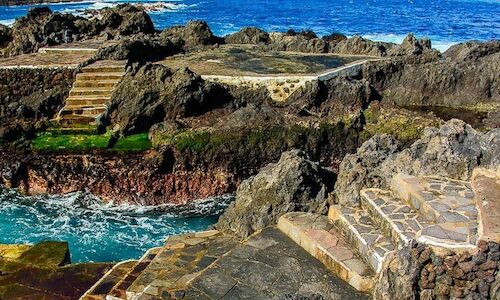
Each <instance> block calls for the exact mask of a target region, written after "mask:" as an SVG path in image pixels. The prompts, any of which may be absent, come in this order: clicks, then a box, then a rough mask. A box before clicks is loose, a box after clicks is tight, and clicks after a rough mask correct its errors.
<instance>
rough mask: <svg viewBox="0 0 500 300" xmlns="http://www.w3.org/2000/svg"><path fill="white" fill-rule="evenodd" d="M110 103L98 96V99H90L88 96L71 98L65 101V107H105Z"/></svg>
mask: <svg viewBox="0 0 500 300" xmlns="http://www.w3.org/2000/svg"><path fill="white" fill-rule="evenodd" d="M109 101H110V98H108V97H103V96H98V97H90V96H72V97H69V98H67V99H66V105H67V106H72V105H87V106H96V105H105V104H107V103H108V102H109Z"/></svg>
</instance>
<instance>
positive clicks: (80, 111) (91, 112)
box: [59, 106, 106, 117]
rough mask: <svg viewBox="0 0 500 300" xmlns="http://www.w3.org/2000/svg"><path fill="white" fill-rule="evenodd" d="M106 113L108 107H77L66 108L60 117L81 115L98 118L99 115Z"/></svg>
mask: <svg viewBox="0 0 500 300" xmlns="http://www.w3.org/2000/svg"><path fill="white" fill-rule="evenodd" d="M105 111H106V106H94V107H76V108H71V107H69V108H67V107H64V108H63V109H62V110H61V111H60V112H59V115H60V116H65V115H80V116H88V117H97V116H98V115H100V114H102V113H104V112H105Z"/></svg>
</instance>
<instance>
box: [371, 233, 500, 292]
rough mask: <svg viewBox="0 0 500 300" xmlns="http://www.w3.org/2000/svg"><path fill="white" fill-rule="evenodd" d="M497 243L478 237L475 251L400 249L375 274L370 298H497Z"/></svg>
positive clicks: (499, 254) (499, 248)
mask: <svg viewBox="0 0 500 300" xmlns="http://www.w3.org/2000/svg"><path fill="white" fill-rule="evenodd" d="M499 259H500V245H499V244H498V243H495V242H486V241H480V242H479V243H478V251H477V253H475V254H471V253H470V252H461V253H453V252H444V253H442V252H441V251H437V250H436V251H434V250H433V249H432V248H430V247H426V246H425V245H421V244H419V245H413V246H409V247H407V248H404V249H402V250H401V251H400V252H398V253H397V255H395V256H394V257H393V258H392V259H389V260H387V262H386V265H385V266H384V270H383V271H382V272H381V273H380V274H379V276H378V278H377V283H376V286H375V290H374V295H373V296H374V299H400V300H405V299H450V298H451V299H499V297H500V272H499V265H500V263H499Z"/></svg>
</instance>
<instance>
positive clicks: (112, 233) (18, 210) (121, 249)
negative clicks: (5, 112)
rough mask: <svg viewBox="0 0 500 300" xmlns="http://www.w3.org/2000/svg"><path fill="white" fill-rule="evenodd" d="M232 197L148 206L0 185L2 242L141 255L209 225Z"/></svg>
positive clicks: (86, 257)
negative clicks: (42, 243) (24, 191)
mask: <svg viewBox="0 0 500 300" xmlns="http://www.w3.org/2000/svg"><path fill="white" fill-rule="evenodd" d="M231 200H232V197H231V196H227V197H220V198H212V199H206V200H205V201H197V202H193V203H192V204H191V205H188V206H183V207H176V208H174V207H171V206H157V207H148V206H134V205H114V204H113V203H106V204H104V203H103V202H102V201H101V200H99V199H98V198H97V197H95V196H93V195H91V194H89V193H86V192H77V193H71V194H67V195H44V196H33V197H31V196H23V195H21V194H19V193H17V192H16V191H15V190H0V244H13V243H31V244H33V243H37V242H40V241H44V240H56V241H67V242H68V243H69V247H70V252H71V258H72V261H73V262H88V261H95V262H110V261H121V260H126V259H136V258H139V257H141V256H142V254H143V253H144V252H145V251H146V250H147V249H149V248H151V247H156V246H161V245H162V244H163V243H164V241H165V239H166V238H167V237H168V236H169V235H173V234H179V233H185V232H192V231H199V230H206V229H207V228H208V227H209V226H210V225H212V224H214V223H215V222H216V221H217V219H218V215H219V214H220V213H221V212H222V211H223V210H224V209H225V207H226V206H227V204H228V202H230V201H231Z"/></svg>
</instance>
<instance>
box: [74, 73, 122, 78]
mask: <svg viewBox="0 0 500 300" xmlns="http://www.w3.org/2000/svg"><path fill="white" fill-rule="evenodd" d="M124 74H125V72H106V73H104V72H101V73H78V74H76V80H120V79H121V78H122V77H123V75H124Z"/></svg>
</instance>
